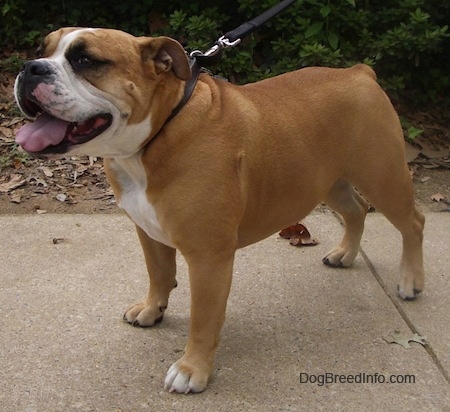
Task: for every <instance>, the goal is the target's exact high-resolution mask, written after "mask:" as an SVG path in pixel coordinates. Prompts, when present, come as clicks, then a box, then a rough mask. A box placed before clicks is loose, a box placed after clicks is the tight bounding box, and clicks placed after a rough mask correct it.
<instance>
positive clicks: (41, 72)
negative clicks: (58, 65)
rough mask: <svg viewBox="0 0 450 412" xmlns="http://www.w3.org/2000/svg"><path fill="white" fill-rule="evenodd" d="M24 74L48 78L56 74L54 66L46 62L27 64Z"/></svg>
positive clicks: (24, 67)
mask: <svg viewBox="0 0 450 412" xmlns="http://www.w3.org/2000/svg"><path fill="white" fill-rule="evenodd" d="M22 72H23V73H24V74H25V75H26V76H37V77H41V78H42V77H47V76H50V75H52V74H54V71H53V68H52V66H51V65H50V64H49V63H48V62H46V61H39V60H33V61H31V62H28V63H25V64H24V66H23V67H22Z"/></svg>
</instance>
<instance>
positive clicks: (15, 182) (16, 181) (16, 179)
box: [0, 174, 27, 193]
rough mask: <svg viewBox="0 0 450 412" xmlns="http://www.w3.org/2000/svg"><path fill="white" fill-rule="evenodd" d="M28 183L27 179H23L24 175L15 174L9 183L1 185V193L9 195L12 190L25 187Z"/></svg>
mask: <svg viewBox="0 0 450 412" xmlns="http://www.w3.org/2000/svg"><path fill="white" fill-rule="evenodd" d="M26 182H27V181H26V179H23V178H22V175H19V174H13V175H11V180H10V181H9V182H6V183H2V184H0V193H8V192H10V191H11V190H14V189H17V188H18V187H20V186H23V185H24V184H25V183H26Z"/></svg>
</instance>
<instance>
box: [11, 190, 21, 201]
mask: <svg viewBox="0 0 450 412" xmlns="http://www.w3.org/2000/svg"><path fill="white" fill-rule="evenodd" d="M24 193H25V190H24V189H17V190H13V191H12V192H11V197H10V200H11V202H13V203H20V202H21V201H22V196H23V194H24Z"/></svg>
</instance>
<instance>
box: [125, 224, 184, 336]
mask: <svg viewBox="0 0 450 412" xmlns="http://www.w3.org/2000/svg"><path fill="white" fill-rule="evenodd" d="M136 230H137V233H138V236H139V240H140V242H141V245H142V249H143V250H144V255H145V262H146V264H147V270H148V275H149V278H150V288H149V291H148V296H147V299H146V300H145V301H144V302H140V303H137V304H135V305H134V306H132V307H131V308H130V309H128V310H127V312H126V313H125V315H124V316H123V318H124V320H125V321H127V322H128V323H131V324H132V325H133V326H142V327H147V326H153V325H154V324H155V323H158V322H160V321H161V320H162V318H163V315H164V311H165V310H166V308H167V305H168V302H169V294H170V291H171V290H172V289H173V288H174V287H175V286H177V281H176V279H175V275H176V261H175V254H176V250H175V249H173V248H171V247H169V246H166V245H163V244H162V243H159V242H157V241H156V240H153V239H151V238H150V237H148V236H147V234H146V233H145V232H144V231H143V230H142V229H141V228H140V227H139V226H136Z"/></svg>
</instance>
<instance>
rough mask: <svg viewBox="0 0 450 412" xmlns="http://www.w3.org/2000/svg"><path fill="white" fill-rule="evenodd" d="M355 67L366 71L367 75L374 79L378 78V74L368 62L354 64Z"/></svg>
mask: <svg viewBox="0 0 450 412" xmlns="http://www.w3.org/2000/svg"><path fill="white" fill-rule="evenodd" d="M353 69H355V70H358V71H360V72H364V73H365V74H366V75H367V76H369V77H371V78H372V79H373V80H377V74H376V73H375V71H374V70H373V69H372V68H371V67H370V66H368V65H367V64H363V63H360V64H356V65H355V66H353Z"/></svg>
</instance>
